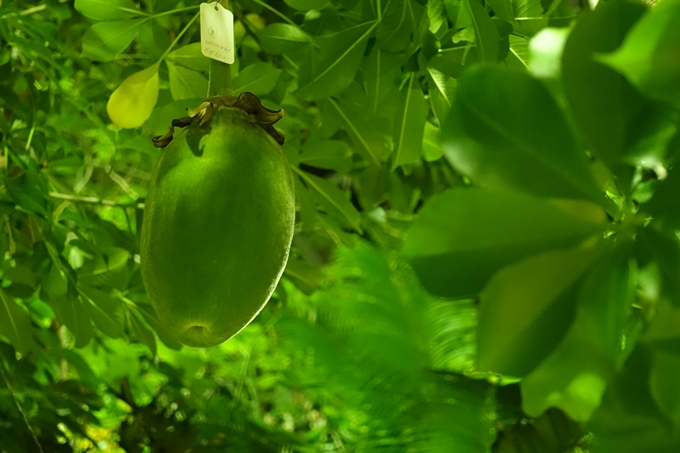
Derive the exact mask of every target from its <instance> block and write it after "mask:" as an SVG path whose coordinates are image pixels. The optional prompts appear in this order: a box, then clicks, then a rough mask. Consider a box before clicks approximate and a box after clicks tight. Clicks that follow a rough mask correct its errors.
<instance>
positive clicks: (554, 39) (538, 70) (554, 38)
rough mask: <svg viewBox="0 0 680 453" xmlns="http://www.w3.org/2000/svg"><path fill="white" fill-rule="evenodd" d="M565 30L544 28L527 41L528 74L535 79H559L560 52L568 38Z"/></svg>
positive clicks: (567, 32) (560, 68) (560, 70)
mask: <svg viewBox="0 0 680 453" xmlns="http://www.w3.org/2000/svg"><path fill="white" fill-rule="evenodd" d="M569 31H570V30H569V29H566V28H552V27H549V28H544V29H543V30H541V31H539V32H538V33H537V34H536V35H535V36H534V37H533V38H531V40H530V41H529V51H530V54H531V58H530V59H529V72H530V73H531V74H532V75H533V76H534V77H537V78H546V79H548V78H552V79H556V78H558V77H560V75H561V73H562V67H561V64H562V50H563V49H564V43H565V42H566V40H567V36H569Z"/></svg>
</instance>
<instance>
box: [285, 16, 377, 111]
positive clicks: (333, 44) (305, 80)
mask: <svg viewBox="0 0 680 453" xmlns="http://www.w3.org/2000/svg"><path fill="white" fill-rule="evenodd" d="M376 25H377V22H367V23H364V24H360V25H357V26H355V27H351V28H348V29H345V30H342V31H340V32H337V33H332V34H329V35H325V36H319V37H317V38H316V42H317V44H318V45H319V48H320V50H318V51H317V50H316V49H315V48H314V49H310V52H311V55H310V58H309V59H308V61H306V62H305V63H304V64H303V65H301V67H300V73H299V77H298V83H299V85H300V89H299V90H298V92H297V95H298V96H299V97H301V98H302V99H308V100H319V99H324V98H327V97H329V96H333V95H336V94H338V93H340V92H341V91H343V90H344V89H345V88H347V86H348V85H349V84H350V83H352V80H354V76H355V75H356V73H357V71H358V70H359V66H360V65H361V60H362V57H363V55H364V50H365V49H366V43H367V42H368V38H369V36H370V35H371V33H372V32H373V29H374V28H375V27H376Z"/></svg>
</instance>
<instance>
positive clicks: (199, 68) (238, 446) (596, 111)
mask: <svg viewBox="0 0 680 453" xmlns="http://www.w3.org/2000/svg"><path fill="white" fill-rule="evenodd" d="M596 4H597V2H593V1H591V2H582V3H579V2H572V1H568V0H554V1H547V0H546V1H539V0H487V1H480V0H427V1H425V0H382V1H381V0H374V1H371V0H285V1H279V0H277V1H272V2H264V1H261V0H238V1H232V2H231V8H232V10H233V12H234V15H235V37H236V46H237V59H236V62H235V64H234V65H233V66H232V76H233V82H234V89H235V91H236V92H242V91H250V92H253V93H255V94H256V95H258V96H260V97H261V98H262V99H263V101H264V103H265V105H266V106H268V107H270V108H284V110H285V116H284V118H283V120H281V121H280V122H279V123H278V124H277V127H279V128H280V129H281V130H282V131H283V133H284V134H285V135H286V144H285V145H284V147H283V150H284V152H285V153H286V156H287V157H288V159H289V161H290V163H291V168H292V171H293V173H294V175H295V179H296V197H297V209H298V216H297V220H296V234H295V238H294V242H293V250H292V254H291V259H290V262H289V263H288V266H287V268H286V271H285V274H284V277H283V279H282V281H281V283H280V285H279V287H278V288H277V290H276V292H275V294H274V296H273V298H272V300H271V301H270V302H269V304H268V305H267V307H266V308H265V309H264V310H263V311H262V312H261V313H260V315H259V316H258V317H257V319H256V320H255V321H254V322H253V323H252V324H251V325H250V326H248V327H247V328H246V329H245V330H244V331H242V332H241V333H240V334H238V335H237V336H236V337H235V338H233V339H231V340H229V341H228V342H226V343H224V344H222V345H220V346H218V347H215V348H211V349H208V350H202V349H191V348H186V347H184V348H182V347H180V345H179V344H178V343H177V342H176V341H175V340H174V339H173V338H172V337H170V336H169V335H168V334H167V333H166V332H165V331H164V329H163V327H162V326H161V325H160V324H159V323H158V321H157V319H156V316H155V313H154V311H153V309H152V307H151V305H150V304H149V303H148V299H147V296H146V293H145V290H144V285H143V282H142V280H141V276H140V272H139V262H140V257H139V232H140V228H141V225H142V221H143V212H144V211H143V207H144V197H145V194H146V190H147V184H148V182H149V179H150V173H151V170H152V168H153V165H154V162H155V161H156V159H157V157H158V155H159V152H160V151H159V150H158V149H156V148H154V147H153V145H152V143H151V140H150V138H151V137H152V136H154V135H159V134H162V133H164V132H165V130H166V129H167V127H168V126H169V125H170V121H171V120H172V119H173V118H177V117H180V116H183V115H184V112H185V109H186V108H187V107H194V106H195V105H197V104H198V102H199V101H200V100H201V99H202V98H204V97H205V95H206V94H207V85H208V63H207V59H205V58H204V57H203V56H202V55H201V54H200V46H199V44H198V39H199V26H198V22H197V20H196V14H197V11H198V5H199V2H198V1H193V0H182V1H178V0H163V1H152V0H148V1H140V2H133V1H132V0H107V1H102V0H76V1H75V2H72V1H64V0H47V1H45V2H29V1H19V0H14V1H7V0H3V1H1V2H0V40H1V42H2V46H1V47H0V147H1V149H2V156H1V160H0V167H1V168H0V173H1V174H2V188H1V189H0V223H1V226H0V228H1V230H0V256H2V257H3V261H2V266H1V270H2V276H1V279H2V280H1V285H0V286H1V287H0V301H1V303H0V452H2V453H23V452H38V451H40V452H62V451H63V452H72V451H73V452H123V451H124V452H128V453H134V452H158V453H160V452H167V453H175V452H177V453H180V452H189V451H193V452H213V451H214V452H218V451H219V452H223V451H228V452H259V451H262V452H269V451H271V452H286V453H288V452H291V453H292V452H318V451H356V452H372V451H387V452H414V453H415V452H465V453H477V452H479V453H484V452H495V453H514V452H518V453H519V452H522V453H560V452H585V451H592V452H611V451H617V452H623V453H625V452H640V451H653V452H655V453H665V452H669V453H671V452H675V451H677V450H678V448H680V392H679V391H678V388H680V387H679V383H680V381H679V379H680V358H679V357H680V356H679V355H678V352H679V351H680V349H679V348H678V344H679V343H678V341H679V340H680V309H678V306H679V305H680V286H679V285H678V282H680V243H679V242H678V235H677V230H678V229H680V221H679V220H680V217H679V216H678V212H680V209H678V208H679V207H680V205H679V202H678V190H680V186H679V183H678V181H680V174H679V173H678V171H677V170H674V168H673V165H674V164H675V161H676V159H677V157H678V152H679V150H680V146H679V145H680V134H678V129H677V126H678V106H679V105H680V97H679V95H678V93H680V91H679V88H678V86H679V85H678V84H677V80H679V79H678V77H680V63H679V62H680V54H679V52H680V51H679V50H678V49H680V47H678V46H677V43H678V42H679V41H678V40H679V39H680V36H679V35H678V33H680V31H679V30H680V2H678V1H677V0H664V1H662V2H661V3H660V4H659V5H653V4H651V3H650V4H644V3H640V2H626V1H620V0H607V1H600V4H599V5H596ZM130 77H132V79H130ZM130 80H133V81H135V80H136V81H140V80H141V81H142V82H143V83H137V84H135V85H134V86H132V85H131V82H130ZM121 86H123V87H126V90H121V89H120V87H121ZM117 90H118V91H117ZM123 91H125V93H126V94H124V95H121V94H120V93H123ZM113 93H119V95H118V96H117V97H116V96H112V94H113ZM121 96H122V97H121ZM121 99H123V101H124V102H121ZM126 103H127V104H126ZM126 105H127V106H128V107H126ZM130 105H132V106H133V107H134V108H129V106H130ZM472 186H475V187H472Z"/></svg>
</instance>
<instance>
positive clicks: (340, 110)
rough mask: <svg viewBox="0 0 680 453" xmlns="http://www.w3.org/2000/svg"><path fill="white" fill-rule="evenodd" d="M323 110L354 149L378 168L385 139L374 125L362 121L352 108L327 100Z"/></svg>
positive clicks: (383, 152) (361, 116)
mask: <svg viewBox="0 0 680 453" xmlns="http://www.w3.org/2000/svg"><path fill="white" fill-rule="evenodd" d="M323 109H324V110H325V111H326V112H327V115H328V116H329V117H330V116H332V117H334V118H335V120H336V121H337V122H338V123H339V124H340V127H341V128H342V129H344V130H345V131H347V133H348V134H349V136H350V138H351V139H352V142H353V143H354V149H355V150H356V151H357V152H358V153H360V154H361V155H362V156H363V157H364V159H366V160H367V161H368V162H370V163H371V164H374V165H377V166H380V165H381V162H382V160H383V156H384V154H385V149H386V146H385V139H384V137H383V136H382V134H381V133H380V131H378V130H376V129H375V127H374V125H373V124H371V123H370V122H368V121H366V120H364V119H363V115H362V114H361V113H362V112H359V111H358V110H357V109H356V108H353V106H347V105H343V104H341V103H340V102H339V101H336V100H334V99H333V98H329V99H328V102H327V103H326V104H325V105H324V107H323Z"/></svg>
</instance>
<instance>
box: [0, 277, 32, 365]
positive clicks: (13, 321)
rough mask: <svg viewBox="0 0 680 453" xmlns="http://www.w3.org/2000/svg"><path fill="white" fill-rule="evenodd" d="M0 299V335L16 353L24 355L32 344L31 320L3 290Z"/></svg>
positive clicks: (0, 291) (0, 290)
mask: <svg viewBox="0 0 680 453" xmlns="http://www.w3.org/2000/svg"><path fill="white" fill-rule="evenodd" d="M0 299H1V303H0V335H2V336H4V337H5V338H7V339H8V340H9V342H10V344H11V345H12V346H14V348H15V349H16V350H17V351H19V352H21V353H22V354H25V353H27V352H28V351H29V349H30V348H31V345H32V344H33V338H32V337H31V318H30V317H29V316H28V312H27V311H26V310H25V309H23V308H22V307H20V306H19V305H17V303H16V302H14V299H13V298H12V296H10V295H9V294H7V292H6V291H5V290H3V289H0Z"/></svg>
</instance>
